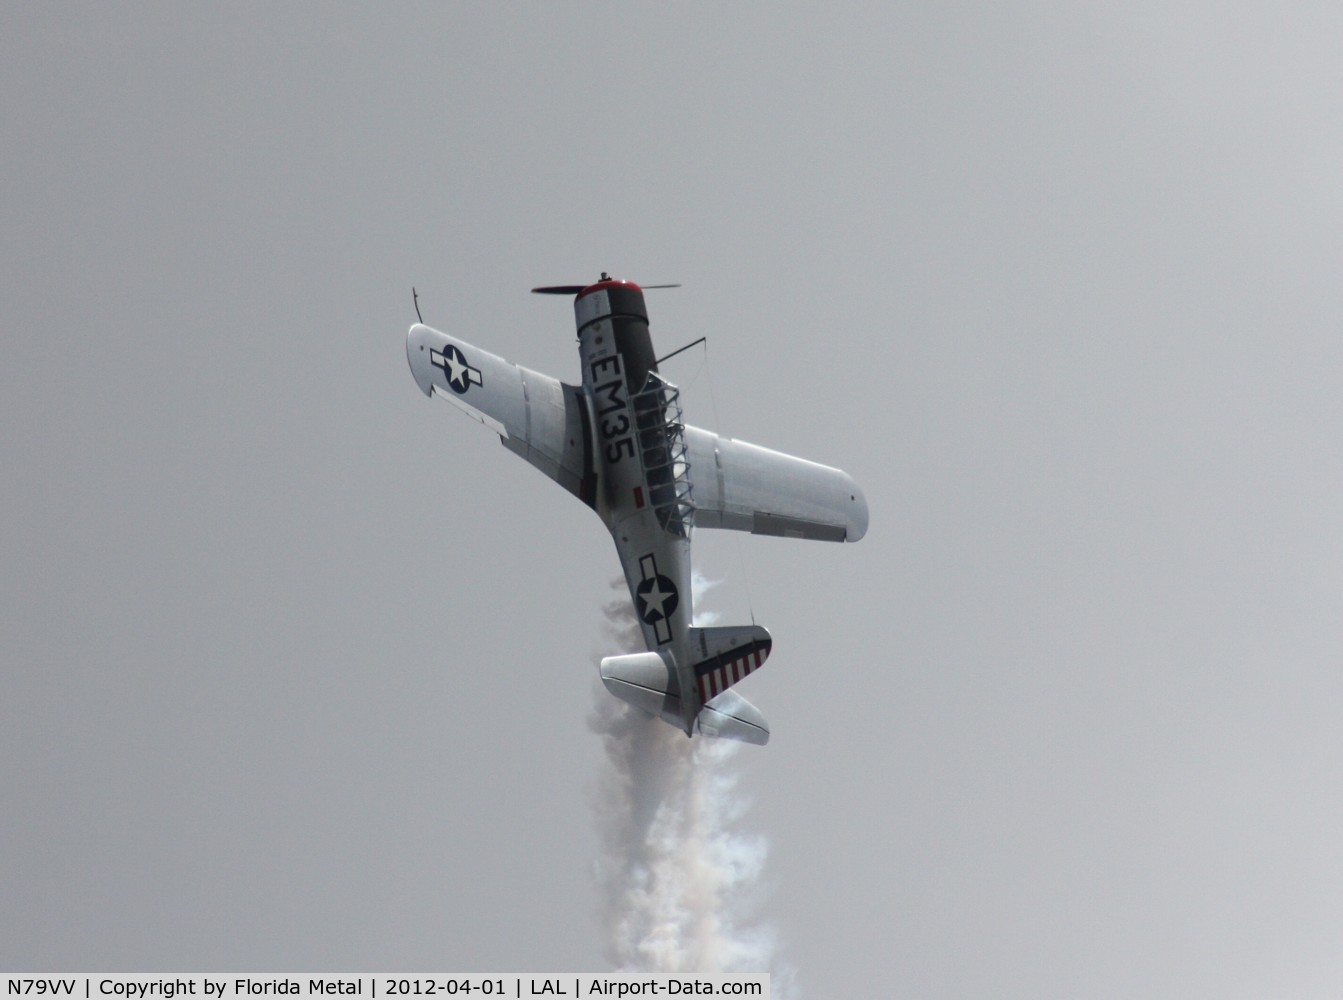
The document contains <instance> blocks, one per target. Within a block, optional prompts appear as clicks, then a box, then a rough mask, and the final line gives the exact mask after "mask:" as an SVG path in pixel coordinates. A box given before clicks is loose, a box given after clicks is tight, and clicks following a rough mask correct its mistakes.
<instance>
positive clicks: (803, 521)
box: [685, 427, 867, 542]
mask: <svg viewBox="0 0 1343 1000" xmlns="http://www.w3.org/2000/svg"><path fill="white" fill-rule="evenodd" d="M685 437H686V446H687V457H688V459H689V463H690V477H691V481H692V482H693V483H694V493H693V498H694V504H695V525H696V526H697V527H701V528H730V529H734V530H737V531H749V532H751V533H752V534H756V535H779V536H782V537H785V538H812V539H816V540H818V541H826V542H845V541H848V542H856V541H858V539H860V538H862V537H863V535H864V533H865V532H866V531H867V500H866V499H865V498H864V496H863V491H862V490H860V489H859V488H858V484H857V483H855V482H854V481H853V478H852V477H851V476H849V474H848V473H846V472H842V471H841V470H839V469H834V468H831V467H830V466H828V465H819V464H817V463H816V462H808V461H807V460H806V459H802V458H796V457H794V456H793V455H785V454H783V453H782V452H778V451H771V450H770V449H769V448H761V447H760V446H759V445H754V444H750V443H748V442H746V441H736V440H733V439H732V438H726V437H720V436H718V435H717V434H714V433H712V432H710V431H705V430H701V429H700V428H698V427H686V429H685Z"/></svg>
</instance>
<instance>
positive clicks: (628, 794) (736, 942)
mask: <svg viewBox="0 0 1343 1000" xmlns="http://www.w3.org/2000/svg"><path fill="white" fill-rule="evenodd" d="M708 586H709V585H708V584H707V583H705V582H704V581H703V580H702V579H701V578H699V577H698V576H697V577H696V578H695V581H694V590H695V598H696V603H697V604H698V599H699V597H700V596H701V595H702V593H703V592H704V591H705V590H707V589H708ZM613 588H618V589H619V590H620V591H621V592H622V594H621V596H620V597H619V598H617V599H615V600H612V601H610V602H609V603H608V604H607V605H606V606H605V608H604V609H603V610H604V612H605V621H606V627H605V629H604V632H605V638H606V640H607V641H608V642H612V643H614V644H615V645H614V647H613V648H607V649H605V650H604V651H603V655H608V656H609V655H612V654H613V653H616V652H635V651H638V650H640V649H642V641H641V636H640V634H639V629H638V624H637V622H636V621H635V618H634V610H633V608H632V607H631V605H630V601H629V598H628V596H625V594H624V590H625V583H624V581H623V580H617V581H615V582H614V584H613ZM594 698H595V703H594V706H593V714H592V716H591V717H590V719H589V727H590V728H591V729H592V730H593V732H595V733H597V734H599V735H600V736H601V737H602V741H603V744H604V747H605V750H606V766H605V767H604V769H603V771H602V774H601V776H600V779H599V782H598V788H597V802H596V806H597V816H598V827H599V831H600V834H601V839H602V856H601V858H600V859H599V861H598V863H597V879H598V882H599V885H600V888H601V890H602V893H601V898H602V907H603V911H604V912H603V917H604V924H605V927H606V929H607V932H608V935H609V937H608V940H607V943H606V956H607V958H608V959H609V960H610V961H611V962H612V963H614V965H615V966H616V967H617V968H618V969H619V970H621V971H626V972H670V973H696V972H703V973H712V972H761V971H768V972H771V973H773V975H772V977H771V985H772V993H773V995H774V996H775V997H778V998H782V997H784V996H785V990H786V989H787V982H786V981H787V980H791V978H792V977H791V975H790V974H789V970H786V969H783V968H777V967H776V966H777V964H778V963H776V961H775V950H776V943H775V934H774V930H773V928H772V927H770V926H769V925H768V924H766V923H763V922H761V921H759V920H757V919H754V918H753V912H754V909H755V907H756V905H757V904H758V903H759V902H760V899H759V880H760V877H761V874H762V871H763V868H764V863H765V857H766V855H767V853H768V844H767V842H766V840H765V838H764V837H762V836H751V835H748V834H746V833H743V832H740V831H739V830H737V829H736V824H737V822H738V821H739V820H740V819H741V816H742V813H743V812H744V810H745V805H746V803H745V802H744V801H743V800H742V797H741V796H740V795H739V794H738V793H737V791H736V786H737V771H736V769H735V768H734V767H733V766H732V761H733V757H734V756H735V755H736V753H737V751H738V749H739V744H737V743H733V742H731V741H728V740H715V739H710V738H707V737H696V738H694V739H693V740H692V739H687V738H686V736H685V734H684V733H682V732H680V731H678V730H677V729H675V728H673V727H672V726H669V725H667V724H666V723H665V722H662V721H661V720H659V719H654V718H651V717H649V716H647V715H645V714H644V713H643V712H640V711H638V710H636V709H634V708H632V707H631V706H629V705H626V704H625V703H624V702H622V701H619V700H618V699H616V698H613V697H611V695H610V694H608V693H607V691H606V690H605V689H604V688H603V687H602V686H601V684H600V682H598V683H597V684H595V685H594Z"/></svg>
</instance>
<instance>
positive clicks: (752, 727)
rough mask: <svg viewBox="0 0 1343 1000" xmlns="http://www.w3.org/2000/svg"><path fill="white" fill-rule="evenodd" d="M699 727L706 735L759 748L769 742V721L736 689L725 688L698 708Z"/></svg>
mask: <svg viewBox="0 0 1343 1000" xmlns="http://www.w3.org/2000/svg"><path fill="white" fill-rule="evenodd" d="M696 721H697V722H698V728H699V731H700V732H701V733H703V734H704V735H705V736H717V737H718V738H719V739H723V740H736V741H737V742H738V743H754V744H755V745H756V746H758V747H762V746H764V745H765V744H766V743H768V742H769V724H768V723H767V722H765V717H764V716H763V715H761V714H760V709H758V708H756V707H755V706H754V705H752V704H751V703H750V702H749V701H747V700H746V699H745V698H743V697H742V696H741V695H739V694H737V692H736V691H724V692H723V693H722V694H720V695H719V696H718V697H717V698H715V699H713V701H711V702H709V703H708V704H707V705H705V706H704V707H703V708H701V709H700V710H699V718H698V719H697V720H696Z"/></svg>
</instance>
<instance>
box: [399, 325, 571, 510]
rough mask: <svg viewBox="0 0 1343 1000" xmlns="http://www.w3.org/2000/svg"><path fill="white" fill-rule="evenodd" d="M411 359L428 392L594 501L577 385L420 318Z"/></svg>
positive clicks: (410, 343)
mask: <svg viewBox="0 0 1343 1000" xmlns="http://www.w3.org/2000/svg"><path fill="white" fill-rule="evenodd" d="M406 358H407V360H408V361H409V362H410V370H411V373H412V374H413V375H414V376H415V381H416V383H417V384H418V385H419V387H420V389H421V391H423V392H424V394H425V395H427V396H439V397H441V398H443V399H446V400H447V401H448V402H449V403H451V404H452V405H453V406H455V407H457V408H458V409H459V410H461V411H462V412H464V413H465V414H467V415H468V416H469V417H471V418H472V419H474V420H478V421H480V422H481V423H482V424H484V425H485V426H486V427H488V428H490V429H491V430H492V431H494V432H495V433H496V434H498V435H499V438H500V440H501V442H502V443H503V445H504V447H506V448H507V449H508V450H509V451H512V452H514V453H515V454H517V455H520V456H521V457H523V458H525V459H526V460H527V461H528V462H530V463H531V464H532V465H534V466H536V467H537V468H538V469H540V470H541V471H542V472H544V473H545V474H546V475H547V476H549V477H550V478H551V479H553V480H555V481H556V482H557V483H559V484H560V485H561V486H563V487H564V488H565V489H567V490H568V491H569V492H570V493H572V494H574V495H575V496H576V497H578V498H579V499H580V500H582V501H583V502H584V503H586V504H588V505H589V506H590V505H591V504H592V502H593V496H594V495H595V492H596V491H595V487H594V484H595V481H596V475H595V473H594V471H593V467H592V458H591V454H590V451H589V447H588V437H589V435H588V431H587V426H586V424H587V409H586V408H585V407H584V406H583V401H582V399H581V397H580V394H579V390H578V388H577V387H575V386H572V385H569V384H568V383H565V382H561V381H559V380H558V379H555V378H551V377H550V376H549V375H543V374H541V373H540V372H535V371H532V370H531V369H530V368H523V367H522V366H521V365H515V364H513V363H512V362H511V361H506V360H504V359H503V358H501V357H499V356H498V355H495V354H491V353H490V352H489V351H485V350H482V349H481V348H479V347H476V346H474V345H473V344H469V343H467V342H466V341H464V340H462V339H460V338H458V337H449V336H448V335H447V334H444V333H440V332H439V331H438V330H435V329H432V328H431V327H427V326H424V325H423V324H421V323H416V324H415V325H414V326H412V327H411V328H410V333H409V334H407V336H406Z"/></svg>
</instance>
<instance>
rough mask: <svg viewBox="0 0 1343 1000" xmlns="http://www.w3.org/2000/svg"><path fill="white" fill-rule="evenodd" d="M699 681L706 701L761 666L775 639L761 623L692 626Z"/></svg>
mask: <svg viewBox="0 0 1343 1000" xmlns="http://www.w3.org/2000/svg"><path fill="white" fill-rule="evenodd" d="M690 644H691V649H692V651H693V653H694V655H695V656H696V662H695V684H696V686H697V688H698V693H699V700H700V704H701V705H702V704H704V703H706V702H708V701H710V700H711V699H713V698H716V697H717V696H718V695H720V694H722V693H723V692H724V691H726V690H727V689H728V688H730V687H732V685H733V684H736V683H737V682H738V681H739V680H741V679H742V678H743V677H745V676H746V675H747V674H749V673H752V672H753V671H756V670H758V669H760V667H761V666H763V665H764V663H765V659H766V657H768V656H769V651H770V648H771V647H772V646H773V645H774V641H773V640H772V639H771V638H770V637H769V633H768V632H767V631H765V630H764V629H763V628H761V627H760V626H759V625H738V626H735V627H733V626H730V627H713V628H692V629H691V630H690Z"/></svg>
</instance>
